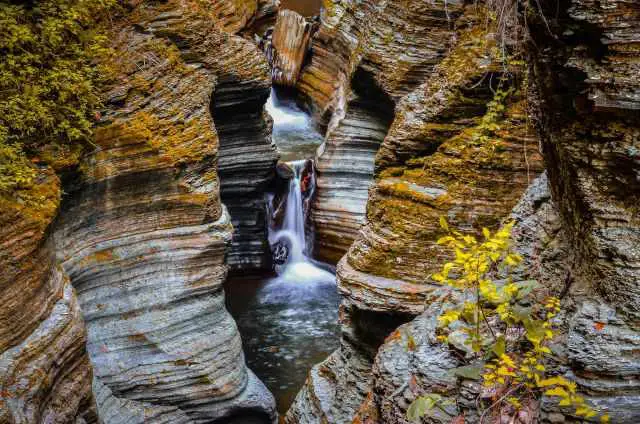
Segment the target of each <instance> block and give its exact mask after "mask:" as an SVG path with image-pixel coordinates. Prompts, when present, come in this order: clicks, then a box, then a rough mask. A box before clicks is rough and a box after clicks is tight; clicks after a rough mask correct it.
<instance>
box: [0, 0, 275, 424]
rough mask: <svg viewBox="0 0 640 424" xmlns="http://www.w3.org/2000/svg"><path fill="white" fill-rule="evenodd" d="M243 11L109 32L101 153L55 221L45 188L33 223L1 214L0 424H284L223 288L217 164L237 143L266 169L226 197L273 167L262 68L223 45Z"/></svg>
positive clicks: (216, 8) (135, 9)
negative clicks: (248, 358)
mask: <svg viewBox="0 0 640 424" xmlns="http://www.w3.org/2000/svg"><path fill="white" fill-rule="evenodd" d="M223 3H224V4H223ZM231 3H233V5H232V4H231ZM253 3H256V4H257V2H220V4H217V3H214V4H213V5H211V6H212V7H211V8H206V9H202V8H201V3H200V2H198V1H194V2H189V1H187V2H184V1H168V2H162V3H153V4H147V3H144V4H139V5H138V6H131V9H129V10H127V11H126V12H123V13H126V16H123V17H121V18H122V19H117V20H114V22H113V27H111V28H110V31H111V33H110V40H112V47H113V48H114V54H113V55H112V57H110V58H109V59H107V60H106V62H105V63H104V65H106V68H107V71H108V72H109V78H110V82H109V84H108V87H107V89H106V90H105V93H104V103H105V109H104V110H103V111H102V112H101V113H100V114H97V115H96V119H97V120H99V122H98V124H97V127H96V130H95V140H94V143H95V147H96V148H95V150H93V151H91V152H89V153H87V154H86V155H84V157H83V158H82V159H81V161H80V164H79V166H78V167H77V170H76V171H75V172H73V173H70V174H68V175H67V174H65V180H64V184H63V186H64V191H65V196H64V199H63V202H62V206H61V207H60V209H59V210H58V203H59V197H60V184H59V182H58V179H57V177H55V176H53V175H49V176H48V177H47V176H45V177H46V178H45V177H42V181H44V182H43V183H42V184H41V185H40V186H38V187H37V189H38V190H39V191H38V192H37V193H35V194H34V195H35V197H34V199H36V201H37V203H36V204H39V203H42V205H43V206H42V207H41V208H44V211H40V210H39V209H38V208H36V207H35V206H29V205H27V206H26V207H25V206H24V202H21V203H18V204H17V206H15V207H14V209H11V210H8V212H7V213H6V214H5V209H4V207H3V209H2V215H1V216H2V220H3V222H4V223H5V224H6V225H4V226H3V230H2V231H3V233H2V234H0V235H1V236H2V240H3V243H5V244H6V246H5V245H3V254H2V261H6V264H7V266H8V267H9V268H7V269H11V272H10V273H8V274H7V275H6V276H5V275H3V276H2V278H3V280H2V286H0V287H2V292H1V293H2V297H3V299H4V300H5V305H7V307H4V308H3V309H2V313H3V319H2V323H3V326H2V327H1V328H2V333H1V335H0V340H2V343H3V344H2V345H0V352H3V353H2V356H0V361H1V362H0V364H2V366H1V368H0V370H1V371H0V383H2V396H1V397H0V400H1V401H2V402H4V403H5V404H6V405H5V404H3V407H2V408H1V411H2V412H0V422H7V423H13V422H24V423H36V422H60V423H68V422H76V420H77V422H97V420H98V415H99V417H100V420H101V421H102V422H105V423H110V424H112V423H143V422H144V423H164V422H171V423H194V422H224V423H232V422H243V423H245V422H247V423H248V422H255V423H272V422H274V421H275V420H276V419H277V417H276V411H275V402H274V399H273V396H272V395H271V394H270V393H269V392H268V390H267V389H266V388H265V387H264V386H263V385H262V383H261V382H260V381H259V380H258V379H257V377H256V376H255V375H254V374H253V373H252V372H251V371H250V370H248V369H247V368H246V365H245V363H244V356H243V352H242V344H241V340H240V335H239V334H238V331H237V328H236V325H235V322H234V321H233V319H232V318H231V316H230V315H229V313H228V312H227V310H226V308H225V302H224V291H223V287H222V284H223V282H224V280H225V279H226V276H227V269H228V266H227V264H226V256H227V252H228V251H229V250H230V248H231V243H232V235H233V231H234V229H233V226H232V224H231V218H230V216H229V213H228V211H227V208H226V207H225V206H224V205H223V204H222V202H221V198H220V176H219V173H218V171H217V167H218V160H219V159H220V161H221V162H224V160H225V159H226V158H228V157H229V155H230V152H231V150H232V148H233V146H234V143H235V144H237V143H238V138H243V139H244V141H245V142H246V143H247V144H248V145H245V146H244V150H242V151H240V152H238V151H236V152H235V154H236V156H240V154H241V153H245V152H249V153H251V152H253V153H254V156H253V157H252V158H253V159H254V160H255V159H256V158H259V161H258V163H257V164H253V163H251V162H250V163H248V164H247V169H249V171H252V172H254V173H253V174H249V177H247V176H246V174H247V169H245V176H244V177H243V178H244V179H245V180H247V179H249V180H250V181H238V180H235V181H234V180H233V178H229V180H228V181H227V182H228V183H229V185H230V186H231V187H237V186H243V185H244V186H245V187H247V186H249V185H252V184H254V183H255V184H256V185H257V186H258V187H257V188H256V189H254V191H256V193H257V190H259V189H260V187H261V186H260V184H258V183H256V182H257V181H258V182H259V181H265V183H264V184H263V185H266V184H267V182H266V181H268V179H269V178H270V175H271V174H272V173H273V170H271V169H267V168H269V167H273V166H274V165H275V161H276V155H275V153H274V150H273V148H272V147H271V145H270V140H269V132H270V124H269V122H268V120H267V119H266V118H265V116H264V114H263V110H262V109H263V105H264V102H265V101H266V98H267V96H268V92H269V85H270V84H269V82H270V81H269V75H268V67H267V65H266V61H265V60H264V58H263V57H262V55H261V54H260V52H259V51H258V50H257V48H256V47H255V46H254V45H253V44H251V43H249V42H247V41H245V40H243V39H241V38H239V37H237V36H235V35H232V34H230V33H228V32H225V29H226V30H235V28H237V27H238V26H240V25H241V23H242V22H245V21H246V19H245V17H244V16H245V14H250V13H252V12H251V10H253V9H251V7H252V6H251V4H253ZM232 6H233V7H238V8H239V9H237V10H236V9H234V8H233V7H232ZM245 6H246V7H245ZM245 12H246V13H245ZM238 14H239V15H238ZM238 22H240V23H238ZM225 108H233V109H234V110H236V112H234V113H221V111H224V110H225ZM212 115H217V118H218V119H219V121H217V122H216V123H219V129H218V130H216V126H217V125H216V126H214V120H213V119H212ZM228 119H245V122H244V127H243V128H241V129H238V127H237V125H236V126H235V127H234V123H233V122H228V121H227V120H228ZM247 122H248V123H249V125H247ZM234 131H235V132H234ZM238 132H241V134H238ZM252 145H253V147H252ZM262 146H264V147H262ZM225 149H226V150H225ZM252 149H253V150H252ZM225 155H226V156H225ZM242 159H244V157H243V158H242ZM228 164H229V162H226V163H225V165H228ZM233 165H234V164H233V163H231V165H230V166H227V167H226V168H225V169H223V171H226V172H227V174H226V175H232V176H233V174H232V173H231V172H229V170H230V168H231V167H232V166H233ZM236 165H237V164H236ZM251 166H253V168H251ZM220 174H223V172H220ZM47 178H48V179H47ZM251 195H252V196H253V197H254V198H258V194H254V193H253V192H252V194H251ZM3 201H4V200H3ZM21 204H22V206H20V205H21ZM52 204H53V206H52ZM263 208H264V206H263ZM56 215H58V216H57V218H56V222H55V226H53V225H51V224H50V223H51V222H52V220H53V219H54V217H56ZM16 217H22V218H23V219H22V221H20V220H17V221H16V225H14V224H11V225H9V222H12V221H13V220H15V219H16ZM241 219H244V216H242V217H241ZM241 224H244V222H242V221H241ZM252 225H253V226H254V227H256V228H258V227H259V228H262V229H263V230H264V228H265V225H266V223H265V222H256V223H253V224H252ZM246 227H247V226H246V225H245V226H243V225H240V226H239V229H240V230H241V231H240V233H241V234H242V231H243V230H244V229H245V228H246ZM252 228H253V227H252ZM25 235H26V237H25ZM264 238H265V239H266V234H264ZM5 247H7V249H8V250H7V251H6V252H12V253H10V254H5V253H4V252H5V250H4V248H5ZM9 249H10V250H9ZM251 249H254V247H253V246H252V247H251ZM232 252H233V250H232ZM254 252H255V249H254V250H250V252H249V253H250V254H254ZM255 254H256V256H258V254H257V253H255ZM260 254H263V253H262V251H260ZM3 264H4V262H3ZM3 268H4V266H3ZM5 278H7V280H5ZM76 293H77V301H76V297H75V296H76ZM25 305H30V308H25ZM80 310H81V311H82V314H81V313H80ZM5 313H7V314H8V315H6V316H5V315H4V314H5ZM20 314H24V318H20ZM82 317H84V323H83V319H82ZM16 318H20V319H18V320H16ZM5 324H6V325H5ZM85 328H86V330H85ZM89 360H90V362H91V365H92V368H93V377H92V369H91V366H90V365H89ZM25 378H26V379H27V380H25ZM5 406H8V408H6V407H5ZM96 406H97V408H96ZM96 409H97V412H98V414H96ZM82 420H84V421H82Z"/></svg>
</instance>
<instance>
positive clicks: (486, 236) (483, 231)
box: [482, 228, 491, 240]
mask: <svg viewBox="0 0 640 424" xmlns="http://www.w3.org/2000/svg"><path fill="white" fill-rule="evenodd" d="M482 234H483V235H484V238H486V239H487V240H489V239H490V238H491V233H490V232H489V230H488V229H487V228H483V229H482Z"/></svg>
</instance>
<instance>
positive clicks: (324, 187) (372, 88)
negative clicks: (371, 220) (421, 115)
mask: <svg viewBox="0 0 640 424" xmlns="http://www.w3.org/2000/svg"><path fill="white" fill-rule="evenodd" d="M352 87H353V91H352V97H351V100H350V101H349V103H348V104H347V112H346V114H345V117H344V118H343V119H341V120H340V121H339V123H338V124H337V125H336V126H335V127H334V128H332V130H331V131H329V132H328V134H327V136H326V139H325V142H324V143H323V145H322V147H321V148H320V150H319V151H318V154H317V155H316V173H317V180H316V192H315V197H314V201H313V207H312V209H311V217H310V218H311V222H312V224H313V226H314V235H315V239H314V241H315V246H314V255H315V256H316V257H317V258H319V259H321V260H324V261H327V262H330V263H337V262H338V261H339V260H340V258H341V257H342V256H343V255H344V254H345V253H346V251H347V250H348V249H349V246H350V245H351V243H353V241H354V240H355V239H356V237H357V235H358V231H359V230H360V227H361V226H362V223H363V222H364V218H365V208H366V204H367V196H368V193H369V187H370V186H371V184H372V183H373V172H374V162H375V156H376V153H377V151H378V148H379V147H380V144H381V143H382V140H384V137H385V136H386V134H387V131H388V130H389V127H390V125H391V120H392V117H393V109H394V104H393V102H392V101H391V100H390V99H389V98H388V96H387V95H386V94H385V93H384V92H382V91H381V90H379V89H378V90H376V85H375V82H374V81H372V79H371V77H370V75H368V74H367V73H366V72H365V71H364V70H362V69H359V70H358V71H357V72H356V73H355V75H354V78H353V81H352Z"/></svg>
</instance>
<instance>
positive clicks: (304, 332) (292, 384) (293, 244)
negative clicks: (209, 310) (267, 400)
mask: <svg viewBox="0 0 640 424" xmlns="http://www.w3.org/2000/svg"><path fill="white" fill-rule="evenodd" d="M268 111H269V113H270V114H271V115H272V117H273V120H274V132H273V134H274V140H275V142H276V144H277V145H278V147H279V149H280V151H281V152H282V153H283V156H284V157H285V158H289V160H291V161H290V162H288V163H289V166H290V167H291V168H292V169H293V171H294V178H292V179H291V180H290V181H289V189H288V193H287V203H286V209H285V215H284V219H283V220H282V223H281V225H280V226H279V227H277V226H276V225H275V224H273V223H272V225H270V232H269V241H270V242H271V243H272V245H274V244H275V243H277V242H284V243H285V244H286V245H287V247H288V252H289V255H288V258H287V262H286V263H284V264H283V265H280V266H278V267H277V273H276V274H274V275H269V276H263V277H257V278H248V277H245V278H242V277H235V278H233V279H231V280H229V281H227V283H226V291H227V304H228V308H229V311H230V312H231V314H232V315H233V317H234V318H235V320H236V322H237V324H238V327H239V330H240V334H241V336H242V341H243V345H244V351H245V356H246V361H247V364H248V365H249V367H250V368H251V369H252V370H253V371H254V372H255V373H256V374H257V375H258V377H260V379H261V380H262V381H263V382H264V383H265V384H266V385H267V387H268V388H269V390H271V392H272V393H273V394H274V395H275V397H276V400H277V403H278V410H279V411H280V413H284V412H286V410H287V409H288V408H289V406H290V405H291V403H292V402H293V399H294V398H295V395H296V394H297V393H298V391H299V390H300V388H301V387H302V385H303V384H304V381H305V380H306V378H307V374H308V372H309V370H310V369H311V367H312V366H313V365H315V364H316V363H318V362H320V361H322V360H324V359H325V358H326V357H327V356H328V355H329V354H330V353H331V352H332V351H333V350H335V349H336V348H337V347H338V304H339V297H338V293H337V289H336V284H335V274H334V272H333V269H332V268H331V267H330V266H327V265H325V264H321V263H319V262H316V261H314V260H313V259H312V258H310V257H309V255H308V252H309V249H308V246H307V245H308V244H309V243H308V242H307V236H306V234H305V221H306V214H305V206H304V205H305V201H306V199H308V198H309V197H310V192H312V190H313V185H314V181H313V178H311V179H310V181H309V180H307V181H306V182H305V183H302V180H303V178H304V176H303V173H304V168H305V163H306V161H305V160H304V159H308V158H312V157H313V152H314V151H315V149H316V148H317V146H318V144H319V143H321V142H322V137H321V136H320V135H319V134H318V133H316V132H315V130H314V129H313V127H312V125H311V122H310V120H309V117H308V116H307V115H306V114H304V112H302V111H300V110H299V109H297V108H296V107H295V106H294V105H292V104H291V103H283V102H278V101H277V97H276V96H275V95H272V99H270V104H269V106H268ZM318 140H319V142H318ZM303 186H306V188H307V191H305V192H304V193H303V189H302V187H303Z"/></svg>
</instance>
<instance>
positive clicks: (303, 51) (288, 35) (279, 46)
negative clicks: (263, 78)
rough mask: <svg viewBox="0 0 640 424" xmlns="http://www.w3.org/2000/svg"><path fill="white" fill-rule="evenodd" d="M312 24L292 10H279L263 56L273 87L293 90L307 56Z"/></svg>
mask: <svg viewBox="0 0 640 424" xmlns="http://www.w3.org/2000/svg"><path fill="white" fill-rule="evenodd" d="M313 31H314V29H313V25H312V24H311V23H310V22H307V20H306V19H305V18H304V17H303V16H301V15H299V14H297V13H296V12H294V11H292V10H287V9H284V10H281V11H280V12H279V13H278V19H277V20H276V25H275V27H274V29H273V34H272V36H271V40H270V43H269V45H268V46H267V48H266V49H265V50H266V51H265V53H266V54H267V57H268V58H269V62H270V63H271V78H272V80H273V83H274V84H278V85H283V86H288V87H294V86H295V85H296V82H297V81H298V75H299V74H300V70H301V69H302V66H303V64H304V62H305V59H306V58H307V56H308V54H309V45H310V42H311V36H312V35H313Z"/></svg>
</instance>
